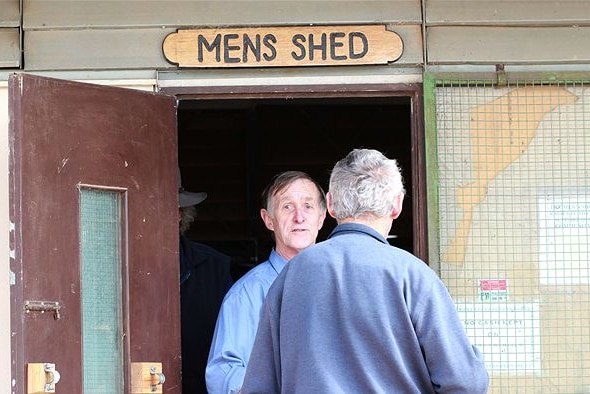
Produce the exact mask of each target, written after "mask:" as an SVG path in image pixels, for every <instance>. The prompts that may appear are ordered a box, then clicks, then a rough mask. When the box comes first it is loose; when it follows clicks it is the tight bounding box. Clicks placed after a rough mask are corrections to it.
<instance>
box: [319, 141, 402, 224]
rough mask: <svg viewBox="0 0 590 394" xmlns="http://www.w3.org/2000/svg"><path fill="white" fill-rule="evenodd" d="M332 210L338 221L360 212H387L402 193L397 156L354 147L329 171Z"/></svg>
mask: <svg viewBox="0 0 590 394" xmlns="http://www.w3.org/2000/svg"><path fill="white" fill-rule="evenodd" d="M329 192H330V194H331V195H332V205H331V207H332V210H333V214H334V216H335V218H336V220H337V221H338V222H340V221H341V220H343V219H346V218H355V219H356V218H358V217H360V216H362V215H367V214H368V215H374V216H377V217H383V216H387V215H389V214H390V213H391V211H392V210H393V208H394V204H395V200H396V198H397V197H398V196H400V195H401V196H402V197H403V195H404V194H405V189H404V182H403V178H402V175H401V170H400V168H399V166H398V163H397V160H395V159H388V158H387V157H386V156H385V155H384V154H383V153H381V152H379V151H377V150H374V149H354V150H352V151H351V152H350V153H349V154H348V155H346V157H344V158H343V159H341V160H339V161H338V162H337V163H336V164H335V165H334V168H333V169H332V173H331V174H330V185H329Z"/></svg>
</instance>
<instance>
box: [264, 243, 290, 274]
mask: <svg viewBox="0 0 590 394" xmlns="http://www.w3.org/2000/svg"><path fill="white" fill-rule="evenodd" d="M268 261H269V262H270V265H271V266H272V268H273V269H274V270H275V271H276V273H277V274H280V273H281V271H282V270H283V268H285V265H287V262H288V261H287V260H286V259H285V258H284V257H283V256H281V255H280V254H278V253H277V251H276V250H275V249H274V248H273V249H272V251H271V252H270V256H269V258H268Z"/></svg>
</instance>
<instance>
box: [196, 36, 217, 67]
mask: <svg viewBox="0 0 590 394" xmlns="http://www.w3.org/2000/svg"><path fill="white" fill-rule="evenodd" d="M203 47H205V50H206V51H207V52H211V51H213V50H215V60H216V61H217V62H220V61H221V34H217V35H216V36H215V39H214V40H213V42H212V43H211V44H210V43H209V41H207V37H205V36H204V35H202V34H199V36H198V37H197V59H198V60H199V62H201V63H202V62H203V52H204V51H203Z"/></svg>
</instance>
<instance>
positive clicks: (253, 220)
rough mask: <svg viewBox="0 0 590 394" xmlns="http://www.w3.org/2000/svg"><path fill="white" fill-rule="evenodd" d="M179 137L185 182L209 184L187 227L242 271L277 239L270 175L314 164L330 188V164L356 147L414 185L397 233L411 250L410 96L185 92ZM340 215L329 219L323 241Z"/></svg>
mask: <svg viewBox="0 0 590 394" xmlns="http://www.w3.org/2000/svg"><path fill="white" fill-rule="evenodd" d="M178 147H179V152H178V160H179V166H180V168H181V171H182V177H183V178H182V179H183V186H184V187H185V189H187V190H189V191H205V192H207V193H208V198H207V200H205V202H204V203H202V204H201V205H199V206H198V216H197V220H196V222H195V223H194V224H193V226H192V228H191V229H190V230H189V232H188V236H189V237H191V238H193V239H195V240H198V241H201V242H204V243H207V244H209V245H211V246H213V247H215V248H217V249H218V250H220V251H223V252H225V253H226V254H228V255H230V256H232V259H233V266H232V270H233V274H234V276H235V278H236V279H237V278H238V277H240V276H241V275H243V274H244V273H245V272H246V271H247V270H248V269H250V268H251V267H253V266H254V265H256V264H257V263H259V262H262V261H264V260H266V258H267V256H268V254H269V252H270V249H271V248H272V246H273V244H272V240H271V237H270V234H269V232H268V230H267V229H266V228H265V227H264V225H263V223H262V220H261V219H260V215H259V210H260V198H259V196H260V193H261V191H262V189H263V188H264V186H265V185H266V184H267V183H268V182H269V181H270V179H271V178H272V176H273V175H274V174H276V173H278V172H281V171H284V170H292V169H296V170H302V171H306V172H308V173H309V174H310V175H312V176H313V177H315V179H317V180H318V181H319V182H320V183H321V184H322V185H323V186H324V188H325V189H326V190H327V186H328V178H329V171H330V169H331V168H332V166H333V165H334V163H335V162H336V161H337V160H339V159H340V158H342V157H343V156H344V155H345V154H346V153H348V152H349V151H350V150H351V149H353V148H360V147H364V148H375V149H379V150H381V151H382V152H384V153H385V154H386V155H388V156H389V157H393V158H396V159H397V160H398V161H399V163H400V165H401V167H402V170H403V175H404V180H405V186H406V190H407V193H408V194H407V196H406V199H405V202H404V210H403V212H402V215H401V216H400V218H399V219H398V220H397V221H396V222H394V225H393V228H392V230H391V237H390V243H391V244H393V245H395V246H399V247H401V248H403V249H406V250H408V251H410V252H412V245H413V234H412V220H413V219H412V206H411V201H412V195H411V193H412V185H411V182H412V179H411V174H412V169H411V164H412V161H411V150H412V149H411V105H410V98H409V97H365V98H362V97H361V98H358V97H356V98H312V99H310V98H299V99H276V98H273V99H231V100H230V99H227V100H221V99H220V100H181V101H180V102H179V107H178ZM335 224H336V223H335V221H334V220H333V219H332V218H329V219H327V220H326V222H325V224H324V228H323V229H322V231H321V232H320V235H319V238H318V241H321V240H323V239H325V238H326V237H327V236H328V235H329V233H330V231H331V230H332V229H333V228H334V226H335Z"/></svg>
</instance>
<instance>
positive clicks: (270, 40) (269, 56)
mask: <svg viewBox="0 0 590 394" xmlns="http://www.w3.org/2000/svg"><path fill="white" fill-rule="evenodd" d="M262 42H263V43H264V46H265V47H266V48H268V50H269V51H270V53H267V52H265V53H264V60H266V61H269V62H271V61H273V60H275V59H276V58H277V49H276V48H275V46H274V44H276V43H277V38H276V37H275V36H274V35H273V34H265V35H264V38H263V39H262Z"/></svg>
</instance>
